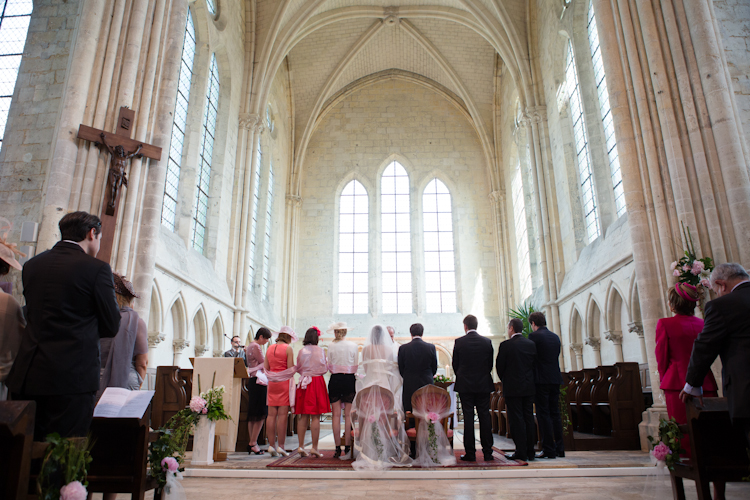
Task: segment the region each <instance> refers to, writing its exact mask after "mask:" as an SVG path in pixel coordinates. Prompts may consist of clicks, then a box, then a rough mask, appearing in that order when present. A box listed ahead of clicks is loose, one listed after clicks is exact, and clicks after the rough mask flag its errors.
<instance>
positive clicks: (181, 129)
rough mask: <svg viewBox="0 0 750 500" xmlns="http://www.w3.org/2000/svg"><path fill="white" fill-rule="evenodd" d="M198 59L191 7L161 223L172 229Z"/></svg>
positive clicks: (184, 43) (178, 84)
mask: <svg viewBox="0 0 750 500" xmlns="http://www.w3.org/2000/svg"><path fill="white" fill-rule="evenodd" d="M194 59H195V26H194V25H193V16H192V15H191V14H190V9H188V15H187V26H186V28H185V39H184V41H183V42H182V62H181V63H180V76H179V80H178V81H177V98H176V99H175V100H176V102H175V106H174V122H173V123H172V140H171V141H170V142H169V158H168V160H167V181H166V183H165V185H164V201H163V202H162V207H161V223H162V224H163V225H164V226H165V227H168V228H169V229H170V230H172V231H174V229H175V214H176V213H177V195H178V193H179V187H180V168H181V165H182V148H183V145H184V143H185V127H186V124H187V114H188V104H189V103H190V83H191V82H192V80H193V60H194Z"/></svg>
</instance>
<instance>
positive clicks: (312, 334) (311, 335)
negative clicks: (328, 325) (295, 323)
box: [302, 327, 320, 345]
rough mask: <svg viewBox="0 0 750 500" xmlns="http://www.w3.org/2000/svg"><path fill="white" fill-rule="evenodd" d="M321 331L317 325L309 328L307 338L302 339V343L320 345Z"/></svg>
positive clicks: (306, 333)
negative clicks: (319, 333)
mask: <svg viewBox="0 0 750 500" xmlns="http://www.w3.org/2000/svg"><path fill="white" fill-rule="evenodd" d="M319 331H320V330H318V329H317V328H315V327H312V328H308V329H307V331H306V332H305V339H304V340H303V341H302V345H318V338H319V336H318V332H319Z"/></svg>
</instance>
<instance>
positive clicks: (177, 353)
mask: <svg viewBox="0 0 750 500" xmlns="http://www.w3.org/2000/svg"><path fill="white" fill-rule="evenodd" d="M172 347H173V348H174V358H173V361H172V364H173V365H174V366H180V362H181V361H182V351H184V350H185V348H186V347H190V341H189V340H185V339H177V340H173V341H172ZM196 354H197V353H196Z"/></svg>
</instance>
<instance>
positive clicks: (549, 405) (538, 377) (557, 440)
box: [529, 312, 565, 458]
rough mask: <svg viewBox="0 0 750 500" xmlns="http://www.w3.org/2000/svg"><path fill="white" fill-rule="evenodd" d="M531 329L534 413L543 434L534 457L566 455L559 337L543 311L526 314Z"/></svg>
mask: <svg viewBox="0 0 750 500" xmlns="http://www.w3.org/2000/svg"><path fill="white" fill-rule="evenodd" d="M529 324H530V325H531V329H532V330H533V332H532V333H531V334H530V335H529V340H531V341H532V342H534V345H535V346H536V363H534V384H535V385H536V387H535V390H536V395H535V397H534V399H535V402H536V417H537V419H538V420H539V430H540V431H541V434H542V451H541V452H540V453H538V454H537V455H536V458H557V457H564V456H565V445H564V443H563V427H562V418H561V417H560V384H562V382H563V380H562V374H561V373H560V361H559V359H560V337H558V336H557V335H555V334H554V333H552V332H551V331H549V330H548V329H547V319H546V318H545V317H544V313H542V312H534V313H531V315H529Z"/></svg>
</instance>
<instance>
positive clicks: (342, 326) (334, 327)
mask: <svg viewBox="0 0 750 500" xmlns="http://www.w3.org/2000/svg"><path fill="white" fill-rule="evenodd" d="M336 330H349V328H347V326H346V323H344V322H343V321H339V322H338V323H332V324H330V325H328V330H326V333H329V334H331V335H334V334H335V333H336Z"/></svg>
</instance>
